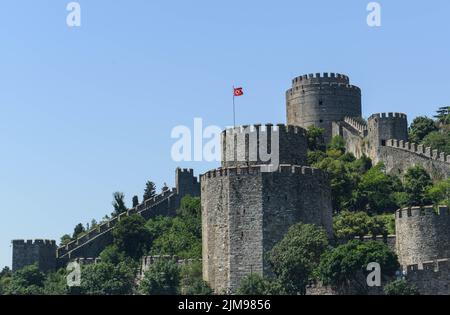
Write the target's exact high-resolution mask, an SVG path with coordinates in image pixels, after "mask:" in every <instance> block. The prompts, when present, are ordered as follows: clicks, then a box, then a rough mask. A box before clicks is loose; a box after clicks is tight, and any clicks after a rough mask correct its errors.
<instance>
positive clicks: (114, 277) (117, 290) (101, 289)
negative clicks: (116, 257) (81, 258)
mask: <svg viewBox="0 0 450 315" xmlns="http://www.w3.org/2000/svg"><path fill="white" fill-rule="evenodd" d="M134 267H135V266H133V265H132V264H129V263H125V262H121V263H119V264H118V265H114V264H111V263H106V262H100V263H97V264H92V265H87V266H83V268H82V271H81V292H82V293H83V294H86V295H130V294H132V293H133V287H134V277H135V273H136V272H135V268H134Z"/></svg>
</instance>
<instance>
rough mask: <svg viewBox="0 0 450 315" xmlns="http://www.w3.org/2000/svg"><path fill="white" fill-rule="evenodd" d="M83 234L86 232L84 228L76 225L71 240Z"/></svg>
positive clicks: (80, 224)
mask: <svg viewBox="0 0 450 315" xmlns="http://www.w3.org/2000/svg"><path fill="white" fill-rule="evenodd" d="M84 232H86V229H85V228H84V226H83V224H82V223H78V224H77V225H76V226H75V228H74V229H73V235H72V238H73V239H76V238H78V237H80V236H81V235H82V234H83V233H84Z"/></svg>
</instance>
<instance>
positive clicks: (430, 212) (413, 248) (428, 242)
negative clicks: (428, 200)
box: [395, 206, 450, 266]
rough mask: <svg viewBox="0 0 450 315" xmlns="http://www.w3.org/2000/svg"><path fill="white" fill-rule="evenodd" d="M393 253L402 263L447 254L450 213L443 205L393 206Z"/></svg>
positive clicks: (410, 263)
mask: <svg viewBox="0 0 450 315" xmlns="http://www.w3.org/2000/svg"><path fill="white" fill-rule="evenodd" d="M395 226H396V230H397V245H396V247H397V255H398V257H399V261H400V263H401V264H402V265H404V266H406V265H414V264H419V263H422V262H424V261H432V260H436V259H444V258H450V213H449V209H448V207H447V206H439V207H438V211H436V210H435V209H434V207H432V206H428V207H412V208H404V209H400V210H397V212H396V217H395Z"/></svg>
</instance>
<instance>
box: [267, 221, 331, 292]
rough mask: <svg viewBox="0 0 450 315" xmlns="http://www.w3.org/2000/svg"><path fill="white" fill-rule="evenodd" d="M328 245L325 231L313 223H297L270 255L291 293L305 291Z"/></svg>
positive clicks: (273, 264) (275, 268) (275, 269)
mask: <svg viewBox="0 0 450 315" xmlns="http://www.w3.org/2000/svg"><path fill="white" fill-rule="evenodd" d="M327 246H328V237H327V234H326V232H325V231H324V230H323V229H321V228H318V227H316V226H314V225H310V224H302V223H299V224H296V225H294V226H292V227H291V228H289V231H288V232H287V234H286V235H285V237H284V238H283V240H281V242H279V243H278V244H276V245H275V246H274V247H273V249H272V250H271V251H270V253H269V256H268V261H269V264H270V265H271V267H272V270H273V271H274V273H275V275H276V276H277V278H278V280H279V281H280V282H281V283H282V284H283V286H284V287H285V289H286V292H287V293H289V294H305V293H306V285H307V283H308V280H309V279H310V277H311V276H312V273H313V270H314V268H315V267H316V266H317V264H318V263H319V258H320V255H321V254H322V253H323V252H324V251H325V249H326V248H327Z"/></svg>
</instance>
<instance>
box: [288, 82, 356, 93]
mask: <svg viewBox="0 0 450 315" xmlns="http://www.w3.org/2000/svg"><path fill="white" fill-rule="evenodd" d="M318 89H319V90H325V89H329V90H331V91H330V92H331V93H337V90H338V89H339V90H345V91H347V92H350V91H353V92H354V93H356V94H361V89H360V88H359V87H358V86H356V85H352V84H344V83H338V82H320V83H312V84H309V85H296V86H293V87H292V88H290V89H288V90H287V91H286V96H293V95H294V94H296V93H299V92H301V93H306V92H308V91H315V90H318ZM334 89H336V90H334Z"/></svg>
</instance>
